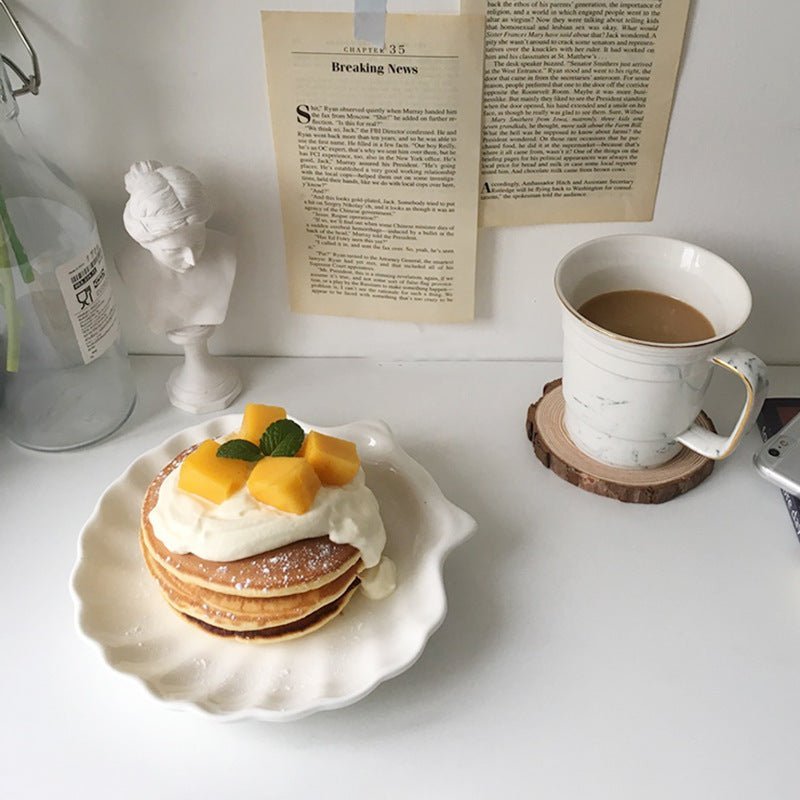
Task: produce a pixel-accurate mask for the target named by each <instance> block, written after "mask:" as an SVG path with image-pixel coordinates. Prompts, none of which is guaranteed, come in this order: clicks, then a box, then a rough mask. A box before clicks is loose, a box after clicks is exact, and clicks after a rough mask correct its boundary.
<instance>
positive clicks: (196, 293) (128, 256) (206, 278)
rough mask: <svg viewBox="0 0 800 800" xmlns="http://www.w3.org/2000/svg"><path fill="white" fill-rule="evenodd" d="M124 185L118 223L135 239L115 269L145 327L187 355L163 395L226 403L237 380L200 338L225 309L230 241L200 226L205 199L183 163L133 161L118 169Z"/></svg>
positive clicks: (180, 403) (185, 403)
mask: <svg viewBox="0 0 800 800" xmlns="http://www.w3.org/2000/svg"><path fill="white" fill-rule="evenodd" d="M125 188H126V189H127V191H128V193H129V195H130V197H129V198H128V202H127V203H126V204H125V210H124V212H123V215H122V221H123V223H124V225H125V230H126V231H127V232H128V233H129V234H130V236H131V238H132V239H133V240H134V242H136V243H137V244H133V243H131V244H129V245H127V246H126V247H125V248H124V249H123V250H122V252H121V253H120V254H119V255H118V257H117V268H118V269H119V273H120V276H121V277H122V280H123V282H124V283H125V285H126V287H127V288H128V289H129V290H130V292H131V294H132V295H133V298H134V300H135V302H136V305H137V307H138V308H139V311H140V312H141V313H142V315H143V316H144V317H145V319H146V320H147V324H148V327H149V328H150V329H151V330H152V331H153V332H154V333H161V334H166V335H167V337H168V338H169V339H170V341H172V342H174V343H176V344H180V345H182V346H183V347H184V351H185V354H186V361H185V363H184V364H183V365H182V366H180V367H178V368H177V369H176V370H175V371H174V372H173V373H172V375H171V376H170V378H169V381H168V383H167V391H168V393H169V397H170V401H171V402H172V404H173V405H175V406H177V407H178V408H182V409H184V410H186V411H192V412H194V413H202V412H206V411H218V410H220V409H222V408H225V407H226V406H228V405H230V403H231V402H232V401H233V400H234V398H235V397H236V396H237V395H238V393H239V391H240V389H241V384H240V383H239V379H238V377H237V376H236V373H235V372H234V371H233V369H232V368H231V367H229V366H228V365H226V364H224V363H222V362H220V361H219V360H218V359H212V358H211V357H210V356H209V354H208V345H207V340H208V338H209V337H210V336H211V334H212V333H213V331H214V328H215V327H216V326H217V325H221V324H222V323H223V322H224V320H225V315H226V313H227V310H228V303H229V301H230V295H231V289H232V287H233V279H234V276H235V275H236V251H235V246H234V241H233V239H232V238H231V237H230V236H227V235H225V234H224V233H220V232H219V231H214V230H207V229H206V222H207V221H208V219H209V218H210V217H211V214H212V212H213V206H212V203H211V200H210V199H209V197H208V194H207V193H206V190H205V188H204V187H203V184H202V183H200V181H199V180H198V179H197V177H196V176H195V175H194V174H193V173H191V172H189V170H187V169H184V168H183V167H165V166H162V164H160V163H159V162H158V161H137V162H136V163H135V164H133V165H132V166H131V168H130V169H129V170H128V173H127V175H125ZM142 248H144V249H142Z"/></svg>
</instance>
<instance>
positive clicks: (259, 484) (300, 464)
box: [247, 456, 321, 514]
mask: <svg viewBox="0 0 800 800" xmlns="http://www.w3.org/2000/svg"><path fill="white" fill-rule="evenodd" d="M320 486H321V484H320V482H319V478H318V477H317V473H316V472H314V470H313V468H312V467H311V465H310V464H309V463H308V462H307V461H304V460H303V459H302V458H284V457H282V456H278V457H272V456H267V458H262V459H261V461H259V462H258V463H257V464H256V465H255V467H254V468H253V471H252V472H251V473H250V477H249V478H248V480H247V488H248V489H249V491H250V494H251V495H253V497H255V499H256V500H259V501H260V502H262V503H266V504H267V505H270V506H274V507H275V508H277V509H280V510H281V511H288V512H289V513H290V514H305V513H306V511H308V509H309V508H311V506H312V505H313V504H314V498H315V497H316V496H317V492H318V491H319V490H320Z"/></svg>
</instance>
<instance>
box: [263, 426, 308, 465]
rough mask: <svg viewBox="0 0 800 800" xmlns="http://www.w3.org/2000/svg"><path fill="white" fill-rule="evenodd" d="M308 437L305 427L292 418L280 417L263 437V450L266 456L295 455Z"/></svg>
mask: <svg viewBox="0 0 800 800" xmlns="http://www.w3.org/2000/svg"><path fill="white" fill-rule="evenodd" d="M305 438H306V435H305V433H304V432H303V429H302V428H301V427H300V426H299V425H298V424H297V423H296V422H292V420H290V419H278V420H275V422H273V423H272V425H270V426H269V427H268V428H267V429H266V430H265V431H264V434H263V435H262V437H261V452H262V453H263V454H264V455H265V456H293V455H296V454H297V451H298V450H299V449H300V448H301V447H302V446H303V439H305Z"/></svg>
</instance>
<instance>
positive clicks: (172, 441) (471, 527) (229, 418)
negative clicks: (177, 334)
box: [69, 414, 477, 722]
mask: <svg viewBox="0 0 800 800" xmlns="http://www.w3.org/2000/svg"><path fill="white" fill-rule="evenodd" d="M292 419H295V418H292ZM240 420H241V414H226V415H223V416H218V417H214V418H213V419H210V420H205V421H203V422H200V423H198V424H196V425H192V426H190V427H187V428H184V429H182V430H180V431H178V432H176V433H174V434H173V435H171V436H169V437H168V438H167V439H165V440H163V441H161V442H160V443H158V444H157V445H155V446H154V447H151V448H149V449H148V450H146V451H144V452H143V453H141V454H140V455H139V456H137V457H136V458H135V459H134V460H133V461H132V462H131V463H130V464H129V465H128V467H127V468H126V469H125V470H124V471H123V473H122V474H121V475H120V476H119V477H117V478H116V479H115V480H113V481H112V482H111V483H110V484H109V485H108V486H107V487H106V488H105V489H104V491H103V493H102V494H101V495H100V498H99V499H98V501H97V503H96V504H95V506H94V509H93V510H92V513H91V514H90V516H89V518H88V519H87V521H86V523H85V524H84V526H83V528H82V529H81V532H80V535H79V537H78V547H77V550H78V552H77V559H76V562H75V565H74V566H73V569H72V572H71V575H70V581H69V590H70V594H71V596H72V600H73V603H74V606H75V611H74V621H75V627H76V630H77V632H78V634H79V635H80V637H81V638H82V639H84V640H85V641H87V642H89V643H90V644H91V645H92V646H93V647H94V648H96V649H97V650H98V651H99V652H100V655H101V656H102V658H103V660H104V661H105V663H106V664H107V665H108V666H109V667H110V668H111V669H113V670H114V671H115V672H116V673H118V674H119V675H121V676H123V677H124V678H126V679H128V680H130V681H132V682H134V683H135V684H138V685H139V686H142V687H144V689H145V690H146V691H147V693H148V694H149V695H150V696H152V697H153V698H155V699H156V700H158V701H160V702H161V703H163V704H165V705H167V706H168V707H169V708H171V709H173V710H176V711H188V712H190V713H194V714H197V715H200V716H202V717H204V718H209V717H210V718H211V719H214V720H218V721H225V722H234V721H240V720H246V719H254V720H261V721H268V722H289V721H292V720H297V719H302V718H304V717H307V716H310V715H311V714H314V713H317V712H319V711H333V710H336V709H339V708H344V707H346V706H349V705H352V704H353V703H356V702H358V701H359V700H361V699H363V698H364V697H366V696H367V695H368V694H370V693H371V692H372V691H373V690H374V689H376V688H377V687H378V686H379V685H380V684H381V683H383V682H384V681H387V680H390V679H391V678H394V677H397V676H398V675H400V674H402V673H403V672H405V671H406V670H407V669H409V668H411V667H412V666H413V665H414V664H415V663H416V662H417V661H418V660H419V658H420V657H421V655H422V653H423V652H424V650H425V647H426V645H427V643H428V641H429V640H430V638H431V636H432V635H433V634H434V633H435V632H436V631H437V630H438V628H439V627H440V626H441V625H442V623H443V622H444V620H445V617H446V616H447V610H448V607H447V595H446V592H445V587H444V575H443V568H444V563H445V560H446V558H447V556H448V555H449V554H450V553H451V552H452V550H453V549H454V548H455V547H457V546H458V545H459V544H462V543H463V542H465V541H467V539H469V538H470V537H471V536H473V535H474V534H475V532H476V530H477V523H476V521H475V519H474V518H473V517H472V516H471V515H470V514H468V513H467V512H466V511H464V510H463V509H461V508H459V507H458V506H457V505H455V504H454V503H453V502H451V501H450V500H448V499H447V498H446V497H445V496H444V494H443V493H442V490H441V488H440V487H439V485H438V484H437V483H436V481H435V480H434V479H433V476H432V475H431V474H430V473H429V472H428V471H427V470H426V469H425V467H423V466H422V465H421V464H420V463H419V462H418V461H416V460H415V459H413V458H412V457H411V456H410V455H409V454H408V453H407V452H406V451H405V450H404V449H403V448H402V447H401V446H400V444H399V443H398V441H397V439H396V438H395V436H394V434H393V433H392V430H391V428H390V427H389V425H388V424H387V423H386V422H384V421H383V420H379V419H363V420H358V421H354V422H349V423H345V424H343V425H338V426H329V427H321V426H316V425H315V426H313V427H314V428H315V429H316V430H320V431H322V432H329V433H334V432H336V431H339V432H341V431H343V430H345V429H356V430H361V431H363V430H365V429H371V430H372V431H374V432H375V433H376V434H378V435H380V436H382V437H384V444H388V446H389V453H391V454H392V455H394V456H396V457H397V458H398V459H399V461H400V462H402V463H401V464H399V465H398V467H401V468H402V469H401V470H400V471H402V472H403V473H404V474H405V475H406V477H408V478H410V482H411V484H412V486H413V487H414V490H415V494H416V493H419V492H420V491H424V493H425V495H426V496H427V497H428V498H429V499H431V498H432V499H435V500H436V502H437V503H438V504H439V506H440V507H441V509H442V510H444V511H446V512H447V514H448V516H449V518H450V526H449V529H448V530H447V531H446V535H444V536H442V537H441V539H440V541H439V542H438V544H437V545H436V546H432V547H431V548H430V549H429V550H428V551H427V552H426V554H425V555H426V557H427V558H435V559H436V567H437V572H438V583H437V589H438V595H439V597H438V598H437V602H438V604H439V605H438V611H437V613H436V614H435V615H434V616H433V617H432V618H431V621H430V622H429V624H428V626H427V629H426V630H424V632H423V635H422V636H421V638H420V640H419V642H415V643H414V646H413V647H411V648H409V650H408V652H407V653H406V654H405V655H404V657H403V658H401V659H399V660H398V663H396V664H392V665H390V666H389V667H388V668H385V669H383V670H378V671H376V673H375V674H374V675H372V676H371V677H370V678H369V679H368V680H366V681H365V683H364V685H363V686H362V687H360V688H359V689H357V690H354V691H350V692H346V693H344V694H341V695H337V696H333V697H319V698H317V699H316V701H315V702H313V703H311V704H308V705H306V706H305V707H299V708H295V709H292V710H279V709H270V708H265V707H263V706H259V705H253V706H249V707H246V708H240V709H237V710H225V709H224V708H212V707H209V706H204V705H201V704H200V702H199V701H198V700H185V699H175V698H171V697H168V696H164V695H162V694H160V693H159V692H158V690H157V688H156V687H155V686H154V685H152V684H151V683H150V682H149V681H148V680H147V679H146V678H144V677H143V676H141V675H139V674H137V673H136V672H132V671H126V670H122V669H120V668H119V667H118V666H117V665H116V664H115V663H114V662H113V661H112V660H111V658H110V655H109V648H108V646H107V645H106V644H104V643H103V642H102V641H100V640H99V639H98V638H96V637H95V636H93V635H92V634H91V633H89V632H88V631H87V630H86V629H85V628H84V624H83V617H84V615H85V613H86V610H87V606H86V603H85V602H84V600H83V598H82V597H81V595H80V593H79V589H78V585H77V584H78V580H79V577H80V574H81V570H82V569H85V568H86V552H85V539H86V537H87V535H89V534H90V532H91V529H92V527H93V526H94V525H96V524H97V523H98V522H99V521H100V517H101V510H102V505H103V501H104V499H105V498H106V497H107V496H108V495H109V494H111V493H112V492H114V491H115V490H118V489H121V488H124V486H125V484H127V483H129V482H130V481H131V477H130V475H131V472H132V471H133V470H134V469H135V468H136V467H137V466H138V465H139V464H140V463H141V462H142V461H146V460H147V459H149V458H153V457H155V456H156V455H157V454H158V453H159V452H160V451H162V450H164V449H167V450H170V451H171V450H172V449H174V447H175V445H176V443H177V442H178V441H180V440H182V439H184V438H187V437H192V439H191V441H197V438H196V437H197V436H199V435H208V433H207V432H208V431H209V429H211V428H218V427H223V428H224V427H225V426H226V425H227V426H235V425H237V424H238V422H239V421H240ZM296 421H297V422H299V423H300V424H302V425H304V426H305V427H312V426H310V425H308V424H307V423H304V422H302V421H301V420H299V419H298V420H296ZM226 429H228V430H230V427H227V428H226ZM87 532H89V533H87Z"/></svg>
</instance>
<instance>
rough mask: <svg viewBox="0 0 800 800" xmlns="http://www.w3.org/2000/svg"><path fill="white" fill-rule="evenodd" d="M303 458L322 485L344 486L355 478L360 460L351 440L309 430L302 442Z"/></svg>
mask: <svg viewBox="0 0 800 800" xmlns="http://www.w3.org/2000/svg"><path fill="white" fill-rule="evenodd" d="M303 458H304V459H305V460H306V461H308V463H309V464H311V466H312V467H313V468H314V472H316V473H317V476H318V477H319V479H320V481H322V483H323V485H324V486H344V485H345V484H346V483H350V481H351V480H353V478H355V476H356V473H357V472H358V468H359V467H360V466H361V461H360V460H359V458H358V451H357V450H356V446H355V445H354V444H353V442H348V441H347V440H345V439H337V438H335V437H334V436H326V435H325V434H324V433H318V432H317V431H311V432H310V433H309V434H308V435H307V436H306V440H305V442H304V443H303Z"/></svg>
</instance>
